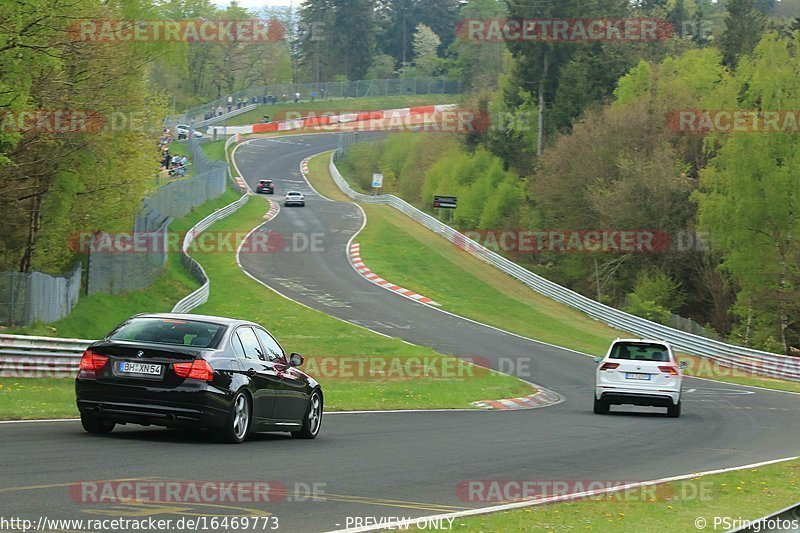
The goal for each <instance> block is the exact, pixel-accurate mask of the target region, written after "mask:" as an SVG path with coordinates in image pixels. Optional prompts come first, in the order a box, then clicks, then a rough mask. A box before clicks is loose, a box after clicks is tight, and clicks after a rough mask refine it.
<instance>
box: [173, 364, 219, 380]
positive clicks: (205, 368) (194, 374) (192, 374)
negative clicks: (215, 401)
mask: <svg viewBox="0 0 800 533" xmlns="http://www.w3.org/2000/svg"><path fill="white" fill-rule="evenodd" d="M172 368H173V369H174V370H175V373H176V374H178V376H179V377H182V378H186V379H199V380H200V381H213V380H214V369H213V368H211V365H210V364H208V361H206V360H205V359H195V360H194V361H192V362H191V363H172Z"/></svg>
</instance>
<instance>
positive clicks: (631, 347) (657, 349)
mask: <svg viewBox="0 0 800 533" xmlns="http://www.w3.org/2000/svg"><path fill="white" fill-rule="evenodd" d="M609 357H610V358H611V359H630V360H633V361H656V362H667V361H669V350H668V349H667V347H666V346H664V345H663V344H654V343H649V342H618V343H616V344H615V345H614V347H613V348H612V349H611V355H609Z"/></svg>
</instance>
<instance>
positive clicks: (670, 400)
mask: <svg viewBox="0 0 800 533" xmlns="http://www.w3.org/2000/svg"><path fill="white" fill-rule="evenodd" d="M595 362H597V363H598V367H597V372H596V379H595V392H594V412H595V414H607V413H608V411H609V408H610V406H611V405H624V404H627V405H647V406H654V407H666V408H667V416H669V417H673V418H677V417H679V416H680V415H681V386H682V383H683V373H682V372H681V370H682V369H683V368H686V363H679V362H678V360H677V359H676V357H675V354H674V353H673V351H672V347H671V346H670V345H669V344H668V343H667V342H665V341H656V340H647V339H617V340H615V341H614V342H612V343H611V347H610V348H609V349H608V353H606V355H605V357H595Z"/></svg>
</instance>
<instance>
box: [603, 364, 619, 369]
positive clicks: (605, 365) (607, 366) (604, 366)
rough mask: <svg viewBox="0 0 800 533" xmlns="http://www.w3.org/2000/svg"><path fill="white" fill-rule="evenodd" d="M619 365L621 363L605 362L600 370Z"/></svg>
mask: <svg viewBox="0 0 800 533" xmlns="http://www.w3.org/2000/svg"><path fill="white" fill-rule="evenodd" d="M618 366H619V363H603V366H601V367H600V370H614V369H615V368H617V367H618Z"/></svg>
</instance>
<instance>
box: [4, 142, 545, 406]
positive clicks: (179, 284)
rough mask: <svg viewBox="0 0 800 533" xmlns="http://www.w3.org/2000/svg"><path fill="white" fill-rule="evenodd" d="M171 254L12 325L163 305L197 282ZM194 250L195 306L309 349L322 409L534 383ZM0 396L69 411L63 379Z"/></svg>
mask: <svg viewBox="0 0 800 533" xmlns="http://www.w3.org/2000/svg"><path fill="white" fill-rule="evenodd" d="M222 155H224V153H222ZM236 198H237V196H236V195H235V193H233V192H230V191H229V192H228V193H226V195H225V196H224V197H223V198H221V199H219V200H218V201H215V202H214V205H206V206H203V208H202V209H198V211H197V212H196V213H193V214H192V215H190V216H188V217H185V218H184V219H181V220H179V221H175V222H173V224H172V226H171V228H172V229H173V230H174V231H180V232H183V231H186V230H187V229H189V228H190V227H191V226H192V225H194V224H195V223H196V221H197V220H199V219H200V218H202V217H204V216H206V215H207V214H209V213H210V212H212V211H213V209H216V208H218V207H220V206H221V205H227V204H228V203H230V202H231V201H233V200H235V199H236ZM267 209H268V204H267V203H266V202H265V201H264V199H262V198H260V197H254V198H252V199H251V200H250V201H249V202H248V203H247V204H246V205H245V206H244V207H243V208H242V209H240V210H239V211H238V212H237V213H235V214H233V215H231V216H230V217H228V218H226V219H224V220H222V221H220V222H218V223H216V224H215V225H214V226H213V230H214V231H219V232H233V233H235V234H239V235H244V234H245V233H247V232H248V231H249V230H251V229H252V228H253V227H255V226H257V225H258V224H259V223H260V222H261V220H262V217H263V215H264V214H265V212H266V211H267ZM175 255H176V257H170V264H169V268H168V270H167V272H166V273H165V275H164V276H162V277H161V278H160V279H159V280H158V282H157V283H156V284H155V285H154V286H153V287H151V288H149V289H147V290H145V291H138V292H136V293H129V294H126V295H125V296H122V297H120V296H116V297H114V296H109V295H95V296H92V297H87V298H84V299H83V300H82V301H81V302H80V303H79V306H81V309H80V310H78V309H77V308H76V311H75V312H73V313H72V314H71V315H70V316H69V317H68V318H66V319H65V320H63V321H61V322H59V323H56V324H52V325H50V326H43V325H37V326H34V327H31V328H25V330H24V331H20V332H21V333H26V334H46V335H57V336H70V337H82V338H90V339H91V338H98V337H100V336H102V335H104V334H105V333H106V332H108V331H109V330H110V329H111V328H112V327H113V326H115V325H116V324H118V323H119V322H121V321H122V320H124V319H125V318H127V317H128V316H130V315H131V314H135V313H138V312H154V311H168V310H169V309H171V308H172V305H174V303H175V302H176V301H177V300H178V299H180V298H182V297H183V296H185V295H186V294H188V293H189V292H190V291H191V290H193V289H194V288H195V286H196V283H195V282H194V280H192V279H191V278H190V277H189V276H188V274H187V273H186V272H185V271H183V270H182V267H181V265H180V263H179V261H178V257H177V254H175ZM193 257H194V258H195V259H196V260H198V261H200V262H201V263H202V264H203V267H204V268H205V270H206V273H207V274H208V276H209V278H210V279H211V296H210V299H209V301H208V303H207V304H205V305H204V306H202V307H200V308H198V309H196V310H195V312H196V313H207V314H214V315H223V316H235V317H240V318H246V319H249V320H254V321H256V322H259V323H262V324H264V325H266V326H267V327H269V328H270V330H271V331H272V332H273V333H274V334H275V335H276V336H277V337H278V338H279V339H280V340H281V342H282V343H283V344H284V346H285V347H286V348H287V349H289V350H291V351H298V352H301V353H304V354H305V355H306V356H307V363H306V368H307V369H308V370H309V371H311V365H314V364H316V367H315V368H316V369H317V370H321V371H322V373H323V375H317V377H318V378H319V379H320V381H321V382H322V383H323V386H324V390H325V394H326V409H327V410H353V409H358V410H368V409H406V408H407V409H432V408H444V409H447V408H469V407H471V405H470V404H471V402H473V401H477V400H487V399H498V398H506V397H513V396H523V395H526V394H531V393H532V392H534V391H535V389H534V388H533V387H531V386H530V385H529V384H527V383H525V382H523V381H521V380H519V379H517V378H514V377H510V376H505V375H501V374H495V373H491V372H487V371H483V370H480V369H478V368H476V367H473V366H471V365H468V364H466V363H464V362H461V361H457V360H455V359H453V358H451V357H446V356H443V355H441V354H438V353H436V352H434V351H433V350H431V349H429V348H425V347H417V346H411V345H408V344H405V343H404V342H402V341H401V340H400V339H390V338H386V337H383V336H381V335H378V334H376V333H373V332H370V331H368V330H366V329H363V328H359V327H356V326H353V325H351V324H348V323H346V322H343V321H340V320H337V319H335V318H333V317H330V316H328V315H326V314H324V313H321V312H318V311H314V310H312V309H309V308H307V307H304V306H302V305H299V304H296V303H294V302H291V301H289V300H287V299H285V298H283V297H281V296H279V295H277V294H276V293H274V292H272V291H270V290H269V289H267V288H265V287H264V286H262V285H261V284H260V283H258V282H256V281H254V280H252V279H251V278H249V277H247V276H246V275H245V274H244V273H243V272H242V271H241V270H240V269H239V267H238V265H237V264H236V260H235V256H234V254H232V253H201V252H195V253H194V254H193ZM168 289H169V290H168ZM159 291H163V293H162V292H159ZM76 313H78V314H76ZM329 358H335V359H329ZM333 361H338V362H339V364H334V363H333ZM367 361H368V363H367V364H365V362H367ZM398 365H399V367H398ZM363 368H373V369H379V368H383V369H385V371H386V373H385V374H372V373H370V372H369V371H364V370H363ZM398 368H399V370H398ZM392 369H394V370H392ZM312 374H313V372H312ZM0 399H1V400H2V405H1V406H0V418H5V419H22V418H63V417H73V416H76V415H77V412H76V410H75V407H74V396H73V383H72V380H70V379H37V380H23V379H17V378H0ZM23 406H24V407H23Z"/></svg>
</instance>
